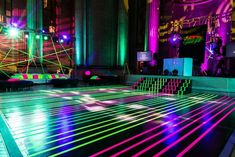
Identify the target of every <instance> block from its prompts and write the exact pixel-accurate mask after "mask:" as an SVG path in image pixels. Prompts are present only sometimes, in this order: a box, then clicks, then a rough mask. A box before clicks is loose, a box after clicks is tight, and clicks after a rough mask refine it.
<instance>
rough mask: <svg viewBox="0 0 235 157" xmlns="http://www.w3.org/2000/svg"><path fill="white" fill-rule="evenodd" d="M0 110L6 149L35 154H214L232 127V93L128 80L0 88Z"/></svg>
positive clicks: (36, 156)
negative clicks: (135, 85) (163, 90)
mask: <svg viewBox="0 0 235 157" xmlns="http://www.w3.org/2000/svg"><path fill="white" fill-rule="evenodd" d="M0 111H1V121H3V122H5V123H6V125H5V127H6V128H4V126H3V127H2V128H1V129H2V130H3V129H7V130H8V131H9V132H10V134H7V133H4V132H3V131H2V130H1V129H0V130H1V131H2V136H7V137H5V138H3V139H4V140H5V143H6V146H7V148H8V151H9V153H10V154H11V152H14V153H15V154H17V151H16V150H15V147H13V145H14V143H15V145H16V146H17V148H18V149H19V152H20V154H21V155H22V156H31V157H39V156H40V157H44V156H45V157H47V156H51V157H54V156H72V157H75V156H79V157H83V156H84V157H86V156H91V157H96V156H101V157H104V156H113V157H115V156H123V157H127V156H134V157H135V156H136V157H137V156H143V157H148V156H171V157H172V156H179V157H180V156H195V157H198V156H206V155H207V156H208V155H209V156H210V157H213V156H215V157H216V156H218V155H219V154H220V152H221V151H222V149H223V147H224V145H225V144H226V142H227V140H228V138H229V137H230V135H231V134H232V132H233V130H234V128H235V112H234V111H235V100H234V98H232V97H228V96H221V95H220V96H219V95H216V94H206V93H191V94H188V95H185V96H177V95H167V94H159V95H150V94H148V93H143V92H137V91H134V90H132V89H130V88H129V87H127V86H93V87H79V88H64V89H50V90H35V91H25V92H12V93H1V94H0ZM10 136H11V137H10ZM10 139H14V140H10ZM7 140H9V141H7ZM12 141H13V142H12ZM9 143H12V144H9ZM3 148H4V146H2V143H1V138H0V153H1V152H3V153H4V151H2V150H4V149H3ZM18 155H19V154H18Z"/></svg>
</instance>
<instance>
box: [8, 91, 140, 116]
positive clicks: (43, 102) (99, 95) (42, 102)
mask: <svg viewBox="0 0 235 157" xmlns="http://www.w3.org/2000/svg"><path fill="white" fill-rule="evenodd" d="M117 94H118V95H119V96H117ZM110 95H113V96H114V98H115V97H117V98H118V97H120V98H121V97H128V96H139V95H142V94H141V93H137V92H134V93H130V92H127V93H124V92H120V93H119V92H116V93H106V92H100V93H94V94H90V98H94V99H97V100H100V98H102V99H105V100H108V99H109V98H110ZM65 97H66V96H65ZM69 97H72V100H65V99H63V98H61V97H53V96H49V97H48V99H46V100H44V99H42V100H38V101H36V102H35V101H31V102H30V100H29V101H28V105H27V106H26V105H24V104H23V103H22V100H21V101H20V102H19V103H20V104H22V105H23V106H20V104H18V107H20V108H21V109H22V108H26V110H30V109H31V108H35V106H34V105H35V104H36V105H39V103H40V106H41V105H46V106H48V104H49V103H50V104H53V102H55V101H60V102H61V103H62V102H65V101H66V102H68V103H69V102H72V101H76V100H81V99H82V98H84V99H85V98H86V97H85V96H84V95H73V96H69ZM106 97H107V98H106ZM46 98H47V97H46ZM61 100H63V101H61ZM56 103H57V104H58V102H56ZM74 103H76V104H77V103H78V102H74ZM83 103H85V102H84V101H83ZM9 104H12V105H14V106H13V108H15V103H9ZM9 104H6V105H7V109H4V110H11V108H10V105H9ZM54 104H55V103H54ZM50 108H52V106H50ZM24 111H25V110H24ZM8 112H10V113H11V112H12V111H8ZM4 113H7V111H5V112H4Z"/></svg>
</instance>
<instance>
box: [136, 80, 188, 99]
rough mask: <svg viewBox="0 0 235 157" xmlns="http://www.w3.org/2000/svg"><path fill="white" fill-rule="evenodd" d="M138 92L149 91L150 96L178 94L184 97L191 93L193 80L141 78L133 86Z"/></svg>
mask: <svg viewBox="0 0 235 157" xmlns="http://www.w3.org/2000/svg"><path fill="white" fill-rule="evenodd" d="M132 88H133V89H136V90H137V91H147V92H149V93H150V94H159V93H165V94H177V95H184V94H188V93H191V91H192V83H191V80H185V79H170V78H152V77H144V78H140V79H139V80H138V81H136V82H135V83H134V84H133V85H132Z"/></svg>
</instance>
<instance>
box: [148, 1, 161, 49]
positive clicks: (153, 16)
mask: <svg viewBox="0 0 235 157" xmlns="http://www.w3.org/2000/svg"><path fill="white" fill-rule="evenodd" d="M159 7H160V0H152V1H150V2H149V32H148V38H149V50H150V51H151V52H152V53H156V52H157V51H158V47H159V46H158V40H159V37H158V36H159V32H158V28H159V16H160V10H159Z"/></svg>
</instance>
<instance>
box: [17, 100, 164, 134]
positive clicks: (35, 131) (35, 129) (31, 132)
mask: <svg viewBox="0 0 235 157" xmlns="http://www.w3.org/2000/svg"><path fill="white" fill-rule="evenodd" d="M156 102H157V101H156ZM151 104H152V103H151ZM156 105H157V104H156ZM161 106H166V105H161ZM159 107H160V106H159ZM76 124H79V123H75V124H74V125H76ZM70 126H72V125H70ZM86 127H87V126H86ZM60 128H63V127H60ZM57 129H59V128H55V129H53V130H57ZM80 129H83V128H80ZM27 130H28V129H27ZM35 130H36V129H35ZM38 131H40V130H37V131H35V132H38ZM27 132H28V131H27ZM27 132H26V133H27ZM35 132H34V133H35ZM31 134H33V132H31ZM27 135H28V133H27ZM18 136H19V134H17V135H16V137H18ZM18 138H19V137H18Z"/></svg>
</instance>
